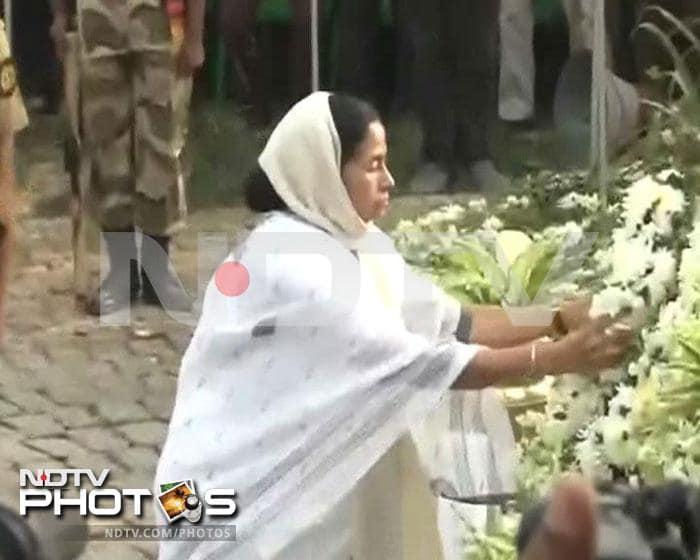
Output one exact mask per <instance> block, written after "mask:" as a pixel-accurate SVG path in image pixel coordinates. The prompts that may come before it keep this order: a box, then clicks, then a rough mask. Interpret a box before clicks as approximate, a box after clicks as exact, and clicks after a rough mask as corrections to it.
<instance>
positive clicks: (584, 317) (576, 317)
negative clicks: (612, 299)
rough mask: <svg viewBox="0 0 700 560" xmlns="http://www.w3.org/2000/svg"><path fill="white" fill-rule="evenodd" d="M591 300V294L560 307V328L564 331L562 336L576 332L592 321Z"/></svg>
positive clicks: (566, 302)
mask: <svg viewBox="0 0 700 560" xmlns="http://www.w3.org/2000/svg"><path fill="white" fill-rule="evenodd" d="M591 299H592V298H591V296H590V294H589V295H585V296H579V297H576V298H574V299H571V300H568V301H565V302H564V303H562V304H561V306H559V321H560V323H561V325H560V327H561V329H562V330H563V331H564V332H563V333H562V334H566V333H569V332H571V331H575V330H576V329H579V328H581V327H583V326H584V325H585V324H586V323H589V322H590V321H591V317H590V315H589V312H590V310H591Z"/></svg>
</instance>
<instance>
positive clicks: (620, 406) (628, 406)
mask: <svg viewBox="0 0 700 560" xmlns="http://www.w3.org/2000/svg"><path fill="white" fill-rule="evenodd" d="M635 394H636V391H635V388H634V387H630V386H627V385H621V386H620V387H618V389H617V394H616V395H615V396H614V397H613V398H612V399H610V402H609V403H608V407H609V410H610V412H609V414H610V416H620V417H621V418H626V417H627V415H628V414H629V413H630V412H631V411H632V406H633V405H634V397H635Z"/></svg>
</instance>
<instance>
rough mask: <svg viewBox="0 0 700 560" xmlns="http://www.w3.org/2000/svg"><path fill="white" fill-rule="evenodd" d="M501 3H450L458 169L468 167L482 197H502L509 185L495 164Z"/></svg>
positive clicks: (469, 178)
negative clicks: (492, 194)
mask: <svg viewBox="0 0 700 560" xmlns="http://www.w3.org/2000/svg"><path fill="white" fill-rule="evenodd" d="M499 14H500V2H499V1H498V0H491V1H489V2H483V1H482V0H453V1H452V2H450V17H449V19H448V21H449V26H450V27H449V29H448V32H449V36H450V40H451V42H452V44H453V45H454V49H453V53H454V54H453V56H454V58H455V60H454V63H455V67H456V72H455V74H454V76H453V79H452V80H451V84H450V88H451V89H450V93H451V95H452V104H453V106H455V107H456V112H457V145H456V153H457V156H458V158H459V160H458V163H460V164H462V165H464V166H466V170H467V177H466V179H467V184H466V185H464V184H460V185H457V186H458V188H468V189H474V190H479V191H494V190H495V191H499V190H503V189H504V188H506V187H507V185H508V180H507V178H506V177H505V176H503V175H502V174H501V173H499V172H498V170H497V169H496V166H495V164H494V161H493V155H494V154H493V134H494V132H495V130H494V129H495V125H496V123H497V120H498V79H499V71H498V68H499V61H500V49H499V39H500V33H499V31H500V30H499Z"/></svg>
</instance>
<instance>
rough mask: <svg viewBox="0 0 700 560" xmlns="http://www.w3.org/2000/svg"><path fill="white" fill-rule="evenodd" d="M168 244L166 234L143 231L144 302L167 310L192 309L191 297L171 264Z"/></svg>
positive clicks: (142, 273) (142, 271)
mask: <svg viewBox="0 0 700 560" xmlns="http://www.w3.org/2000/svg"><path fill="white" fill-rule="evenodd" d="M154 242H155V243H154ZM169 246H170V238H169V237H160V236H151V237H147V236H145V235H144V240H143V245H142V247H141V263H142V265H141V283H142V285H143V293H142V295H143V302H144V303H146V304H148V305H159V306H161V307H162V308H163V309H167V310H170V311H191V310H192V298H191V297H190V296H189V295H188V294H187V292H186V291H185V288H184V287H183V286H182V283H181V282H180V280H179V279H178V277H177V276H176V275H175V273H174V272H173V270H172V268H171V267H170V258H169V256H168V255H169ZM143 263H146V266H145V267H144V266H143Z"/></svg>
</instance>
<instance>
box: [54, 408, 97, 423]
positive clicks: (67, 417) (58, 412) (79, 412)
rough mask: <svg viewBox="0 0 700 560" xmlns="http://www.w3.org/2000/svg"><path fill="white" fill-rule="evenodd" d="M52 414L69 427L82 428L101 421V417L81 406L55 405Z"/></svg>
mask: <svg viewBox="0 0 700 560" xmlns="http://www.w3.org/2000/svg"><path fill="white" fill-rule="evenodd" d="M52 414H53V415H54V416H55V417H56V418H57V419H58V420H60V421H61V422H62V423H63V424H64V425H65V426H66V427H67V428H82V427H85V426H92V425H95V424H97V423H99V422H100V419H99V418H97V417H95V416H94V415H92V414H90V413H89V412H88V411H87V410H86V409H85V408H83V407H80V406H54V408H53V410H52Z"/></svg>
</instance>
